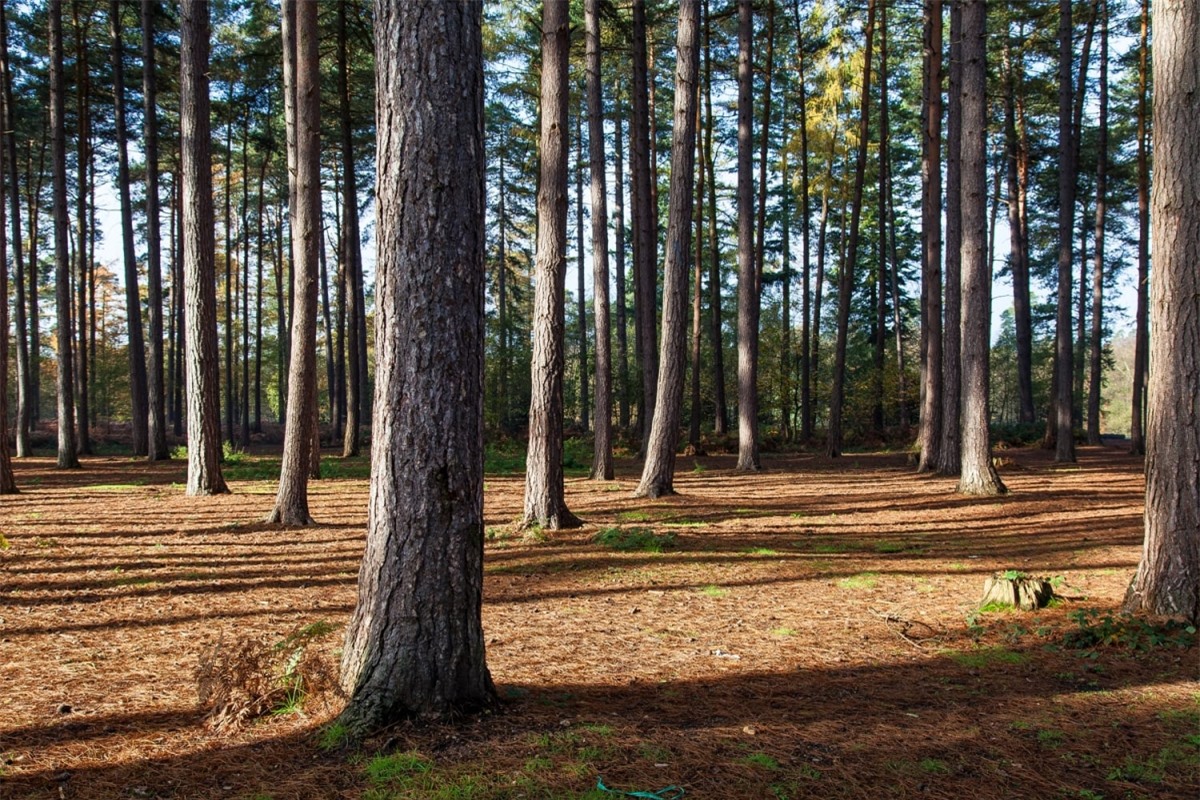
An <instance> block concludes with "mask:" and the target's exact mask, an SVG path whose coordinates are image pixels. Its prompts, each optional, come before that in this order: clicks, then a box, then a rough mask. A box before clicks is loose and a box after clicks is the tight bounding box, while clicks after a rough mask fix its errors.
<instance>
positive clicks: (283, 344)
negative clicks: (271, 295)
mask: <svg viewBox="0 0 1200 800" xmlns="http://www.w3.org/2000/svg"><path fill="white" fill-rule="evenodd" d="M289 161H290V159H289ZM283 217H284V210H283V204H282V203H280V206H279V207H278V208H277V209H276V211H275V237H274V238H275V258H274V261H275V270H274V271H275V341H276V342H278V346H277V347H276V348H275V374H276V376H277V379H276V381H275V407H276V408H277V409H278V421H279V424H280V425H282V424H283V422H284V420H285V419H286V418H287V365H288V351H289V350H290V349H291V348H290V347H289V344H288V314H289V313H290V312H289V304H288V300H287V295H286V294H285V292H286V289H287V288H289V287H285V286H284V282H285V277H286V275H287V266H286V265H285V264H284V262H283V257H284V254H283Z"/></svg>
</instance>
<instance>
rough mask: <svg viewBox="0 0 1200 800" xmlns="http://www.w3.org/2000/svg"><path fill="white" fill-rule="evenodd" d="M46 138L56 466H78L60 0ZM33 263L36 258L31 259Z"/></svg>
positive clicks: (52, 11)
mask: <svg viewBox="0 0 1200 800" xmlns="http://www.w3.org/2000/svg"><path fill="white" fill-rule="evenodd" d="M49 18H50V32H49V35H50V138H51V150H52V151H53V152H52V154H51V163H52V171H53V175H52V188H53V193H54V205H53V208H54V265H55V282H54V285H55V300H56V302H57V306H58V332H57V337H58V353H57V358H58V386H57V389H58V467H59V469H71V468H77V467H78V466H79V457H78V455H77V451H76V446H75V444H76V439H75V414H74V408H73V406H74V403H73V398H74V396H75V391H74V374H73V371H72V364H71V347H72V341H71V261H70V257H69V256H68V253H67V235H68V232H67V226H68V224H69V220H68V219H67V136H66V129H65V116H66V115H65V112H64V102H63V95H64V94H65V93H66V90H65V88H64V86H63V36H62V0H50V8H49ZM34 263H35V264H36V262H34Z"/></svg>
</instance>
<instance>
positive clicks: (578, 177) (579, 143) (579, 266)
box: [575, 98, 588, 433]
mask: <svg viewBox="0 0 1200 800" xmlns="http://www.w3.org/2000/svg"><path fill="white" fill-rule="evenodd" d="M582 107H583V100H582V98H581V99H580V105H579V113H577V114H576V115H575V148H576V149H575V152H576V155H577V159H576V162H575V274H576V276H577V277H578V279H579V280H578V283H577V284H576V289H577V291H576V297H575V303H576V305H575V310H576V317H578V319H577V322H578V326H579V327H578V332H579V425H580V428H581V429H582V430H583V431H584V432H585V433H586V432H587V429H588V366H587V363H588V362H587V297H586V294H587V291H586V287H585V285H584V268H583V116H584V115H583V110H582Z"/></svg>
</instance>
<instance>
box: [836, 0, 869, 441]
mask: <svg viewBox="0 0 1200 800" xmlns="http://www.w3.org/2000/svg"><path fill="white" fill-rule="evenodd" d="M874 35H875V0H868V1H867V29H866V44H865V47H864V49H863V54H864V55H863V59H864V60H863V81H862V112H861V114H860V116H859V121H858V158H857V161H856V163H855V168H854V199H853V201H852V205H851V210H850V236H849V242H848V248H849V250H848V252H847V254H846V261H845V263H844V264H843V265H842V268H841V270H839V274H838V328H837V345H836V347H837V350H836V352H835V353H834V367H833V389H832V392H831V396H830V399H829V440H828V443H827V445H826V453H827V454H828V455H829V456H839V455H841V453H842V410H843V409H842V406H843V404H844V394H845V390H846V343H847V338H848V336H849V328H850V299H851V295H852V292H853V289H854V265H855V262H856V261H857V260H858V239H859V225H860V224H861V221H862V202H863V182H864V178H865V176H866V172H867V138H868V135H869V133H870V129H871V127H870V123H871V50H872V45H873V44H874Z"/></svg>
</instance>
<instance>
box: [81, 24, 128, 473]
mask: <svg viewBox="0 0 1200 800" xmlns="http://www.w3.org/2000/svg"><path fill="white" fill-rule="evenodd" d="M116 10H117V9H111V13H110V16H113V17H115V12H116ZM71 18H72V19H71V21H72V27H73V28H74V31H75V176H76V177H75V184H76V191H75V198H76V199H75V231H76V236H75V309H76V311H75V319H74V328H75V336H76V338H77V342H76V346H75V436H76V447H77V448H78V452H79V454H80V455H91V453H92V437H91V430H90V424H91V419H92V416H91V415H92V413H94V409H91V407H90V403H89V400H90V399H91V397H90V395H91V392H90V391H89V390H90V388H91V387H90V385H89V381H88V332H89V326H88V325H87V324H86V320H87V313H88V284H89V283H90V281H89V274H90V269H91V266H92V265H91V263H90V259H89V258H88V233H89V231H91V226H90V225H89V224H88V192H89V185H88V184H89V181H88V164H89V161H90V160H91V139H92V131H91V81H90V80H89V76H88V68H87V65H88V60H89V58H88V38H89V36H90V33H91V30H90V29H91V23H90V19H89V21H88V24H87V25H85V24H84V23H83V21H82V19H81V10H80V5H79V0H74V2H72V3H71ZM113 52H114V53H119V52H120V49H119V48H116V47H114V48H113ZM116 99H117V103H116V105H117V106H118V107H119V108H123V102H121V101H122V99H123V98H120V97H118V98H116ZM121 116H122V118H123V116H124V114H123V113H122V115H121ZM122 208H124V207H123V206H122ZM122 222H124V221H123V220H122ZM135 266H136V265H135ZM136 274H137V273H136V271H135V273H134V275H135V277H136ZM125 279H126V281H127V282H128V280H129V271H128V268H126V274H125ZM134 296H135V297H136V291H135V292H134ZM128 303H129V290H128V289H126V304H127V305H128ZM130 318H131V319H132V316H131V317H130ZM134 339H135V337H134V336H133V335H132V331H131V335H130V337H129V342H130V346H129V348H128V350H129V352H130V354H131V356H130V357H131V359H132V352H133V342H134ZM92 360H93V362H94V359H92ZM130 366H131V367H132V366H133V364H132V363H131V364H130ZM133 384H134V379H133V376H132V375H131V376H130V387H131V388H132V387H133ZM134 402H135V403H136V400H135V401H134ZM135 408H136V406H135ZM135 430H136V425H135ZM136 438H137V436H136V433H135V436H134V439H135V440H136ZM134 444H135V445H136V444H137V442H136V441H135V442H134ZM134 454H135V455H139V453H138V452H137V450H136V448H135V452H134Z"/></svg>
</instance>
